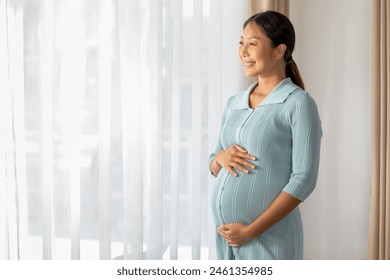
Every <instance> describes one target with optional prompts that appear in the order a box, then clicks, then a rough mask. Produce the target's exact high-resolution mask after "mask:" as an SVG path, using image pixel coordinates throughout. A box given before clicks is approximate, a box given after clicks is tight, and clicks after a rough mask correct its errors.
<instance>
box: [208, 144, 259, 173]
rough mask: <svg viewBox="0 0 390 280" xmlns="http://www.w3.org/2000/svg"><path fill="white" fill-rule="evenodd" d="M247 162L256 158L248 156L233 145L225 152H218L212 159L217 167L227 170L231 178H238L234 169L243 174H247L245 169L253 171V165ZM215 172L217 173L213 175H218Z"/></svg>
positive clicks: (239, 147)
mask: <svg viewBox="0 0 390 280" xmlns="http://www.w3.org/2000/svg"><path fill="white" fill-rule="evenodd" d="M248 160H256V157H255V156H253V155H251V154H248V152H247V151H246V150H245V149H244V148H243V147H241V146H240V145H238V144H234V145H232V146H230V147H229V148H227V149H226V150H222V151H220V152H219V153H218V154H217V155H216V157H215V159H214V161H215V162H216V163H217V164H218V165H220V166H221V167H223V168H225V169H226V170H228V171H229V172H230V173H231V174H232V175H233V176H238V174H237V172H236V171H235V169H236V170H239V171H241V172H243V173H245V174H248V173H249V170H248V169H246V168H245V167H247V168H250V169H255V165H254V164H253V163H251V162H249V161H248ZM219 169H220V168H219ZM216 171H217V172H213V173H214V174H216V173H217V174H218V173H219V170H216Z"/></svg>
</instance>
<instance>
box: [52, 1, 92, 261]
mask: <svg viewBox="0 0 390 280" xmlns="http://www.w3.org/2000/svg"><path fill="white" fill-rule="evenodd" d="M62 5H63V6H62V9H61V12H62V13H61V16H62V20H64V19H65V18H67V17H71V18H72V21H67V22H66V23H65V22H63V25H62V28H63V30H62V32H63V34H62V35H63V37H62V42H61V43H62V45H61V50H62V52H61V57H60V64H61V66H60V68H61V69H60V71H61V72H60V73H61V76H60V85H61V87H60V92H59V98H60V101H59V102H60V104H61V105H60V106H61V109H60V110H61V112H63V113H65V112H67V113H69V112H72V113H71V114H69V115H68V116H67V117H66V119H64V120H63V122H62V134H63V136H62V137H63V141H64V148H65V162H66V173H67V175H68V178H69V179H68V181H67V182H66V184H65V185H66V186H67V188H66V189H68V191H67V192H68V193H67V195H68V203H69V204H68V205H69V209H68V211H69V224H68V226H69V228H70V242H71V250H70V253H71V259H72V260H74V259H76V260H77V259H80V215H81V206H80V203H81V197H80V196H81V194H80V191H81V189H80V187H81V184H80V148H81V134H80V128H81V116H82V115H81V114H82V108H83V104H82V102H83V100H84V98H85V86H84V77H85V72H86V68H85V67H86V57H85V45H84V43H85V41H84V38H85V34H84V32H85V30H84V24H83V22H82V19H81V3H80V2H79V1H77V0H72V1H66V2H63V3H62ZM65 24H66V25H65Z"/></svg>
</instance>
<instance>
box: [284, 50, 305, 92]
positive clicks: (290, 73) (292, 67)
mask: <svg viewBox="0 0 390 280" xmlns="http://www.w3.org/2000/svg"><path fill="white" fill-rule="evenodd" d="M286 77H288V78H290V79H291V81H292V82H293V83H294V84H296V85H297V86H299V87H300V88H301V89H303V90H305V84H304V83H303V79H302V77H301V74H300V73H299V70H298V66H297V64H296V63H295V61H294V60H293V59H292V57H291V59H289V60H287V62H286Z"/></svg>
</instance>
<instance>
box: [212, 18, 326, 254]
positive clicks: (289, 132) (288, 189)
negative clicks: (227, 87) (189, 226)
mask: <svg viewBox="0 0 390 280" xmlns="http://www.w3.org/2000/svg"><path fill="white" fill-rule="evenodd" d="M239 44H240V45H239V51H238V53H239V58H240V60H241V61H242V64H243V67H244V70H245V75H246V76H248V77H257V81H256V82H255V83H254V84H252V85H251V86H250V87H249V88H248V89H247V90H246V91H244V92H241V93H238V94H236V95H234V96H232V97H231V98H230V99H229V101H228V104H227V106H226V108H225V111H224V114H223V119H222V128H221V132H220V136H219V140H218V144H217V147H216V149H215V151H214V153H212V154H211V155H210V159H209V166H210V170H211V172H212V174H213V175H214V176H216V179H215V183H214V189H213V194H212V201H211V202H212V211H213V216H214V220H215V224H216V230H217V234H216V248H217V256H218V259H302V258H303V229H302V221H301V216H300V212H299V208H298V207H297V206H298V205H299V204H300V203H301V202H302V201H304V200H305V199H306V198H307V197H308V196H309V194H310V193H311V192H312V191H313V189H314V187H315V184H316V180H317V174H318V165H319V154H320V142H321V137H322V130H321V123H320V118H319V115H318V111H317V106H316V104H315V102H314V100H313V99H312V98H311V97H310V95H309V94H308V93H307V92H305V91H304V84H303V81H302V78H301V76H300V74H299V71H298V68H297V66H296V64H295V62H294V60H293V57H292V52H293V50H294V45H295V32H294V28H293V26H292V24H291V22H290V20H289V19H288V18H287V17H286V16H284V15H283V14H280V13H277V12H273V11H267V12H263V13H259V14H256V15H253V16H252V17H250V18H249V19H248V20H247V21H246V22H245V23H244V30H243V33H242V36H241V39H240V42H239Z"/></svg>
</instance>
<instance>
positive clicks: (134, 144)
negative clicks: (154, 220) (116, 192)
mask: <svg viewBox="0 0 390 280" xmlns="http://www.w3.org/2000/svg"><path fill="white" fill-rule="evenodd" d="M118 8H119V18H120V27H119V38H120V57H121V65H120V66H121V69H120V71H121V100H122V108H121V109H122V138H123V141H122V154H123V193H124V241H123V242H124V259H143V247H144V246H143V244H144V239H143V228H144V226H143V214H144V213H143V205H144V199H143V198H144V197H143V176H142V166H143V153H142V151H143V146H144V145H143V142H142V140H143V137H142V136H143V135H142V133H143V131H144V130H143V117H142V115H143V111H142V109H143V106H142V105H143V104H142V99H141V104H140V103H139V102H134V100H140V98H139V95H140V93H141V92H142V90H141V89H142V80H141V79H142V76H141V71H140V69H141V66H142V65H141V61H140V59H141V56H140V50H141V45H140V42H141V40H142V39H143V37H142V34H141V30H142V26H141V16H142V15H141V13H140V10H141V7H140V3H139V2H138V1H119V2H118Z"/></svg>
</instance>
